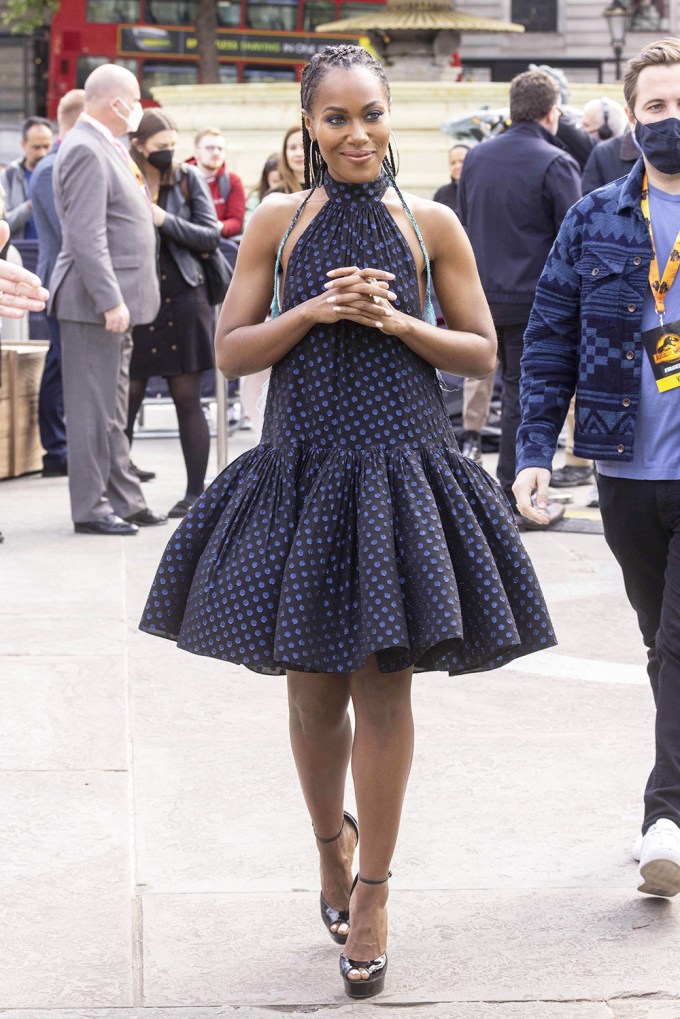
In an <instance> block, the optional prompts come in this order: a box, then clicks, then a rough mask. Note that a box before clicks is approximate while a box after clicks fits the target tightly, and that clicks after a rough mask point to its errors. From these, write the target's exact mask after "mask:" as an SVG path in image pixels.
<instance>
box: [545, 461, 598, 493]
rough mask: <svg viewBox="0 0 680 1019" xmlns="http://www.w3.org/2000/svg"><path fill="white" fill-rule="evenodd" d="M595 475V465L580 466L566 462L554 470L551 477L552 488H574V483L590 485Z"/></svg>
mask: <svg viewBox="0 0 680 1019" xmlns="http://www.w3.org/2000/svg"><path fill="white" fill-rule="evenodd" d="M592 477H593V466H592V464H588V465H587V466H586V467H578V466H577V465H575V464H566V465H565V466H564V467H558V469H557V470H556V471H553V473H552V477H551V478H550V487H551V488H572V487H573V486H574V485H588V484H589V483H590V481H591V480H592Z"/></svg>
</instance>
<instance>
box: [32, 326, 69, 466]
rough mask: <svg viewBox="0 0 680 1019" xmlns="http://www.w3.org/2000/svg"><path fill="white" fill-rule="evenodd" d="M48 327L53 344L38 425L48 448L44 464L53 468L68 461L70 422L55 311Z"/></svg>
mask: <svg viewBox="0 0 680 1019" xmlns="http://www.w3.org/2000/svg"><path fill="white" fill-rule="evenodd" d="M47 328H48V329H49V332H50V346H49V350H48V351H47V357H46V358H45V367H44V369H43V375H42V380H41V382H40V396H39V398H38V425H39V428H40V441H41V443H42V445H43V449H44V450H45V455H44V457H43V466H44V467H45V469H46V470H49V469H50V468H52V469H56V468H60V467H63V466H64V465H65V463H66V422H65V421H64V390H63V386H62V383H61V334H60V331H59V322H58V321H57V319H56V318H55V317H54V316H53V315H48V316H47Z"/></svg>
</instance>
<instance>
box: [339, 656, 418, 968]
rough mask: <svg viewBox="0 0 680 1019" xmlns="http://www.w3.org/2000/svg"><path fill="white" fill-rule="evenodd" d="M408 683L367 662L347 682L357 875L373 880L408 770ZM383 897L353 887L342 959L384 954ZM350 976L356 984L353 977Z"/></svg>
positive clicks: (393, 837) (402, 675) (386, 854)
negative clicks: (358, 857)
mask: <svg viewBox="0 0 680 1019" xmlns="http://www.w3.org/2000/svg"><path fill="white" fill-rule="evenodd" d="M411 677H412V670H411V669H405V670H403V671H402V672H390V673H381V672H379V671H378V666H377V663H376V661H375V658H374V657H373V656H371V658H369V660H368V661H367V663H366V665H365V666H364V667H363V668H362V669H360V670H359V671H358V672H355V673H352V675H351V677H350V691H351V695H352V701H353V703H354V713H355V719H356V722H355V734H354V746H353V749H352V774H353V776H354V789H355V793H356V799H357V807H358V812H359V827H360V829H361V865H360V868H359V871H360V873H361V876H362V877H364V878H370V879H373V880H380V879H381V878H384V877H386V876H387V873H388V870H389V866H390V861H391V859H392V854H393V853H394V847H395V845H396V842H397V835H398V833H399V822H400V820H401V808H402V804H403V802H404V795H405V793H406V784H407V782H408V776H409V772H410V770H411V761H412V758H413V714H412V711H411ZM387 897H388V886H387V884H378V885H370V884H363V883H362V882H361V881H359V882H358V883H357V885H356V887H355V889H354V892H353V893H352V904H351V917H352V925H351V928H350V933H349V937H348V939H347V944H346V946H345V949H344V953H343V954H344V955H346V956H347V957H348V958H350V959H355V960H358V961H362V962H364V961H368V960H370V959H376V958H378V956H380V955H382V954H383V953H384V952H385V950H386V948H387V909H386V907H387ZM352 972H356V973H357V977H356V979H360V974H359V973H358V972H357V971H352ZM350 978H351V975H350Z"/></svg>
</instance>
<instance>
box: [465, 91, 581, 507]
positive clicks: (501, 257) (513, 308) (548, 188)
mask: <svg viewBox="0 0 680 1019" xmlns="http://www.w3.org/2000/svg"><path fill="white" fill-rule="evenodd" d="M558 102H559V89H558V86H557V84H556V82H555V81H554V79H553V78H551V77H550V75H548V74H546V73H545V72H543V71H525V72H524V73H523V74H520V75H518V76H517V77H516V78H514V79H513V80H512V82H511V84H510V117H511V120H512V123H511V125H510V127H509V128H508V130H507V131H506V132H505V133H504V134H502V135H499V136H498V137H496V138H491V139H490V140H489V141H486V142H483V143H482V144H481V145H478V146H477V147H476V148H475V149H473V150H472V151H471V152H470V153H469V155H468V156H467V158H466V160H465V163H464V166H463V174H462V177H461V181H460V190H459V202H460V218H461V220H462V222H463V224H464V226H465V227H466V229H467V232H468V236H469V237H470V241H471V243H472V248H473V250H474V253H475V256H476V259H477V265H478V267H479V275H480V277H481V280H482V284H483V286H484V290H485V292H486V297H487V300H488V302H489V306H490V308H491V313H492V315H493V317H494V323H495V326H496V330H497V333H498V344H499V356H500V360H501V368H502V375H503V397H502V404H501V440H500V452H499V458H498V480H499V481H500V483H501V486H502V487H503V490H504V491H505V493H506V495H507V496H508V499H509V500H510V502H511V504H512V505H513V506H514V505H515V498H514V495H513V494H512V483H513V481H514V479H515V440H516V436H517V429H518V427H519V423H520V407H519V377H520V358H521V356H522V348H523V338H524V331H525V329H526V326H527V323H528V321H529V315H530V313H531V306H532V303H533V300H534V294H535V291H536V284H537V282H538V278H539V276H540V275H541V270H542V269H543V265H544V264H545V260H546V258H547V256H548V252H549V251H550V248H551V247H552V244H553V241H554V240H555V237H556V236H557V232H558V230H559V228H560V225H561V223H562V220H563V219H564V217H565V215H566V213H567V210H568V209H569V208H570V206H571V205H573V203H574V202H576V201H577V200H578V199H579V198H580V196H581V175H580V173H579V168H578V164H577V163H576V161H575V160H574V159H573V158H572V157H571V156H570V155H568V153H566V152H564V151H563V149H561V148H558V147H557V145H555V144H554V138H555V132H556V130H557V124H558V121H559V116H560V111H559V107H558ZM563 512H564V510H563V508H562V507H561V506H557V505H553V504H551V505H550V517H549V522H550V523H554V522H555V521H556V520H558V519H559V518H560V517H561V516H562V513H563ZM534 523H535V522H534ZM529 526H531V525H529ZM536 526H539V525H536Z"/></svg>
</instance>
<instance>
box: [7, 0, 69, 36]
mask: <svg viewBox="0 0 680 1019" xmlns="http://www.w3.org/2000/svg"><path fill="white" fill-rule="evenodd" d="M3 7H4V8H5V11H4V13H3V15H2V18H1V19H0V20H1V21H2V24H3V25H7V26H8V27H9V29H10V31H11V32H12V33H14V34H15V35H19V34H25V33H28V32H32V31H33V30H34V29H36V28H41V27H42V26H43V25H48V24H49V22H50V18H51V17H52V15H53V14H54V12H55V11H56V10H57V8H58V7H59V0H5V3H4V4H3Z"/></svg>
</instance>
